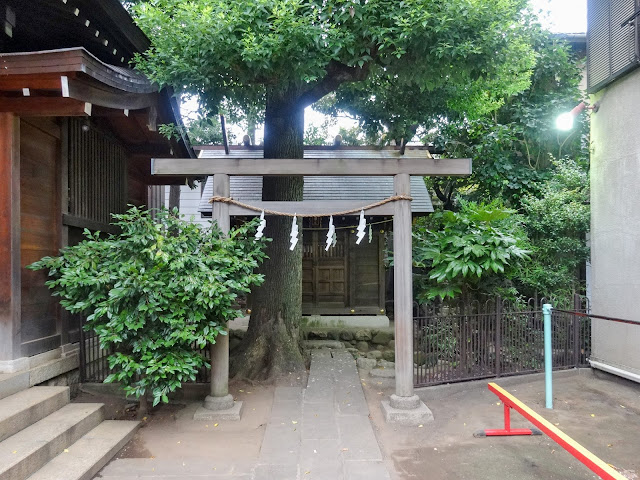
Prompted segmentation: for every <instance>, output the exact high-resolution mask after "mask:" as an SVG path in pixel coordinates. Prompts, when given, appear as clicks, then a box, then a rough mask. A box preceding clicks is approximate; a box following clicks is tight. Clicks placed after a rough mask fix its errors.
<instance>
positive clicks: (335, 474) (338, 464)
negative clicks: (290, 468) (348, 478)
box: [300, 440, 343, 480]
mask: <svg viewBox="0 0 640 480" xmlns="http://www.w3.org/2000/svg"><path fill="white" fill-rule="evenodd" d="M300 476H301V478H304V479H307V478H308V479H316V480H325V479H326V480H342V478H343V466H342V458H341V456H340V448H339V445H338V443H337V442H336V441H335V440H303V441H302V448H301V449H300Z"/></svg>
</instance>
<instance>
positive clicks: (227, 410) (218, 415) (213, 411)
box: [193, 395, 242, 421]
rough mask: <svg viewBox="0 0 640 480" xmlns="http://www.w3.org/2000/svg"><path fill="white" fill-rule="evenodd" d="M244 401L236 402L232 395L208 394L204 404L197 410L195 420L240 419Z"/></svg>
mask: <svg viewBox="0 0 640 480" xmlns="http://www.w3.org/2000/svg"><path fill="white" fill-rule="evenodd" d="M241 413H242V402H235V401H234V400H233V396H232V395H225V396H224V397H212V396H211V395H209V396H207V398H205V400H204V405H203V406H202V407H200V408H198V409H197V410H196V413H195V414H194V415H193V419H194V420H208V421H218V420H236V421H237V420H240V414H241Z"/></svg>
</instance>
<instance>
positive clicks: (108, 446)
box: [29, 420, 140, 480]
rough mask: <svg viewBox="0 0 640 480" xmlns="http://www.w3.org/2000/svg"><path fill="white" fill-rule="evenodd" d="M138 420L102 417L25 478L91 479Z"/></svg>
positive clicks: (119, 445) (38, 479) (130, 433)
mask: <svg viewBox="0 0 640 480" xmlns="http://www.w3.org/2000/svg"><path fill="white" fill-rule="evenodd" d="M139 426H140V422H132V421H121V420H105V421H104V422H102V423H101V424H100V425H98V426H97V427H96V428H94V429H93V430H91V431H90V432H89V433H87V434H86V435H85V436H83V437H82V438H81V439H80V440H78V441H77V442H75V443H74V444H73V445H71V446H70V447H69V448H68V449H67V450H68V452H63V453H61V454H59V455H58V456H57V457H55V458H54V459H53V460H51V461H50V462H49V463H47V464H46V465H45V466H44V467H42V468H41V469H40V470H38V471H37V472H36V473H34V474H33V475H31V476H30V477H29V480H59V479H65V480H91V479H92V478H93V477H94V476H95V475H96V474H97V473H98V472H99V471H100V470H101V469H102V467H104V466H105V465H106V464H107V463H108V462H109V460H111V459H112V458H113V457H114V456H115V455H116V453H118V451H120V449H121V448H122V447H124V446H125V445H126V444H127V442H128V441H129V440H131V438H132V437H133V435H134V434H135V432H136V430H137V429H138V427H139Z"/></svg>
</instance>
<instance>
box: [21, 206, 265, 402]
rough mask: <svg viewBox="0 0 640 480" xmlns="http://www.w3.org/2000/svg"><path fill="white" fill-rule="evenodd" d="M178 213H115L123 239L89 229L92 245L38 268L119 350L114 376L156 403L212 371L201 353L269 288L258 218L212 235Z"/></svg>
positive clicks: (63, 300) (106, 344)
mask: <svg viewBox="0 0 640 480" xmlns="http://www.w3.org/2000/svg"><path fill="white" fill-rule="evenodd" d="M177 217H178V215H177V212H175V213H171V214H170V213H169V211H168V210H166V209H162V210H158V211H156V212H155V215H154V216H153V217H152V214H151V212H149V211H146V210H140V209H138V208H136V207H132V208H131V209H130V210H129V211H128V212H127V213H124V214H121V215H114V218H115V219H116V220H117V221H116V222H115V223H114V225H117V226H119V227H120V228H121V229H122V233H121V234H120V235H109V236H108V237H103V236H102V235H101V234H100V232H96V233H90V232H89V231H88V230H85V236H86V240H84V241H82V242H80V243H79V244H78V245H75V246H72V247H67V248H65V249H63V250H62V251H61V253H60V255H59V256H57V257H45V258H43V259H42V260H39V261H38V262H35V263H34V264H32V265H30V266H29V267H28V268H30V269H33V270H41V269H46V270H48V271H49V277H50V280H49V281H47V286H48V287H49V288H50V289H52V290H53V295H54V296H58V297H60V304H61V305H62V306H63V307H64V308H65V309H67V310H68V311H70V312H71V313H79V314H82V315H86V316H87V324H86V328H87V329H90V330H93V331H95V332H96V334H97V335H98V338H99V340H100V348H103V349H106V350H108V349H110V348H112V347H115V353H113V354H112V355H110V356H109V368H110V369H111V370H112V371H113V373H112V374H111V375H109V376H108V377H107V379H106V380H105V381H106V382H119V383H120V384H121V385H122V386H123V387H124V390H125V392H126V393H127V394H130V395H135V396H136V397H138V398H140V399H141V410H142V412H144V411H145V410H146V395H147V394H148V393H151V395H152V398H153V404H154V405H156V404H157V403H159V402H160V401H163V402H168V397H167V395H168V394H170V393H171V392H173V391H175V390H176V389H177V388H180V386H181V384H182V382H186V381H188V380H191V381H193V380H195V375H196V373H197V371H198V369H199V368H201V367H202V366H206V367H207V368H208V367H209V364H208V362H207V361H206V360H205V358H204V357H203V356H202V355H201V354H200V352H199V350H198V349H195V348H194V345H197V346H198V347H199V349H202V348H204V346H205V345H206V344H207V343H215V341H216V337H217V336H218V335H225V334H226V324H227V322H228V321H229V320H232V319H233V318H235V317H236V316H237V315H238V311H237V310H236V309H235V308H234V307H235V301H236V299H237V297H238V295H245V294H246V293H247V292H249V288H250V287H251V286H252V285H258V284H260V283H261V282H262V279H263V277H262V275H259V274H257V273H255V272H254V269H256V268H257V266H258V264H259V263H260V262H261V261H262V259H263V258H264V253H263V245H264V242H263V241H254V240H253V238H249V239H247V238H248V237H251V233H252V229H254V227H255V222H253V223H249V224H246V225H244V226H241V227H239V228H237V229H234V230H232V231H231V232H229V234H228V236H225V235H223V234H222V232H221V231H220V230H219V229H218V228H217V227H216V226H215V225H214V226H213V227H212V228H210V229H203V228H202V227H201V226H199V225H197V224H193V223H190V222H187V221H185V220H181V219H179V218H177Z"/></svg>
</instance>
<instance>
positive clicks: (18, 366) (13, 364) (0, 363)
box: [0, 357, 29, 373]
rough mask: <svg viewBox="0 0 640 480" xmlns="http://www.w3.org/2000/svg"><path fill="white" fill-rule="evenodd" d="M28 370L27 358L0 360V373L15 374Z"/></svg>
mask: <svg viewBox="0 0 640 480" xmlns="http://www.w3.org/2000/svg"><path fill="white" fill-rule="evenodd" d="M26 370H29V357H20V358H16V359H15V360H0V373H17V372H24V371H26Z"/></svg>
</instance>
